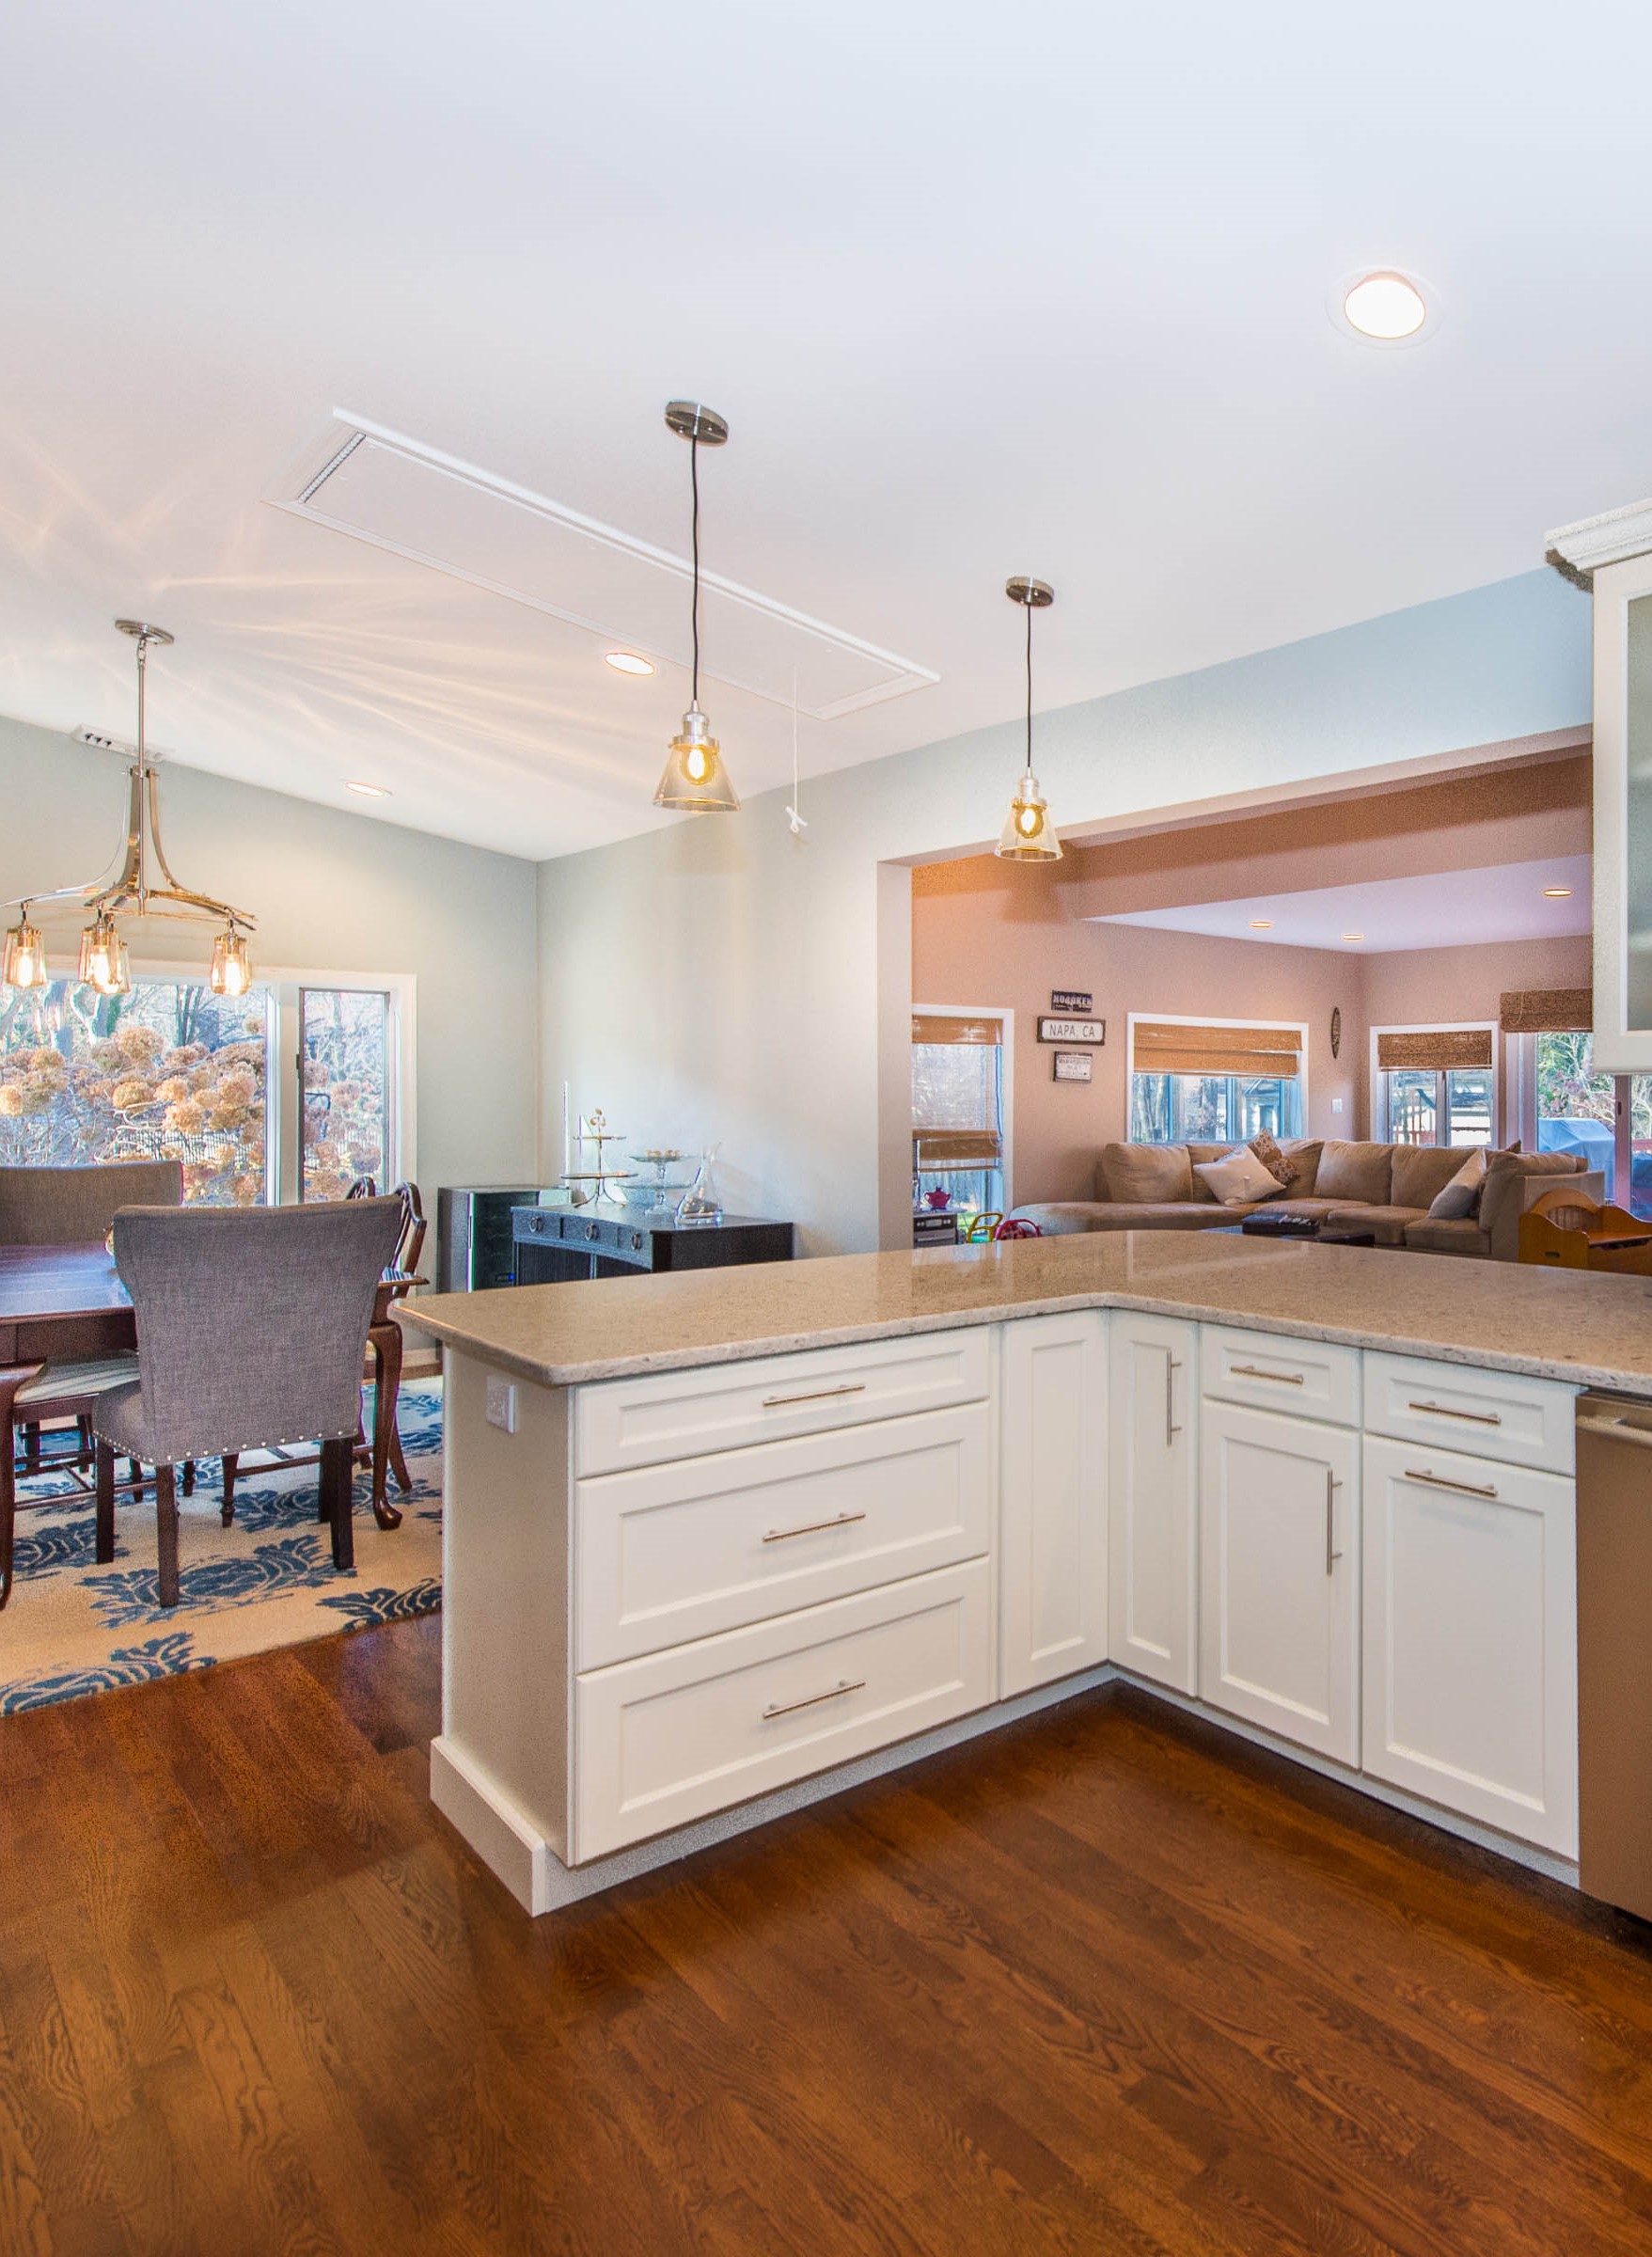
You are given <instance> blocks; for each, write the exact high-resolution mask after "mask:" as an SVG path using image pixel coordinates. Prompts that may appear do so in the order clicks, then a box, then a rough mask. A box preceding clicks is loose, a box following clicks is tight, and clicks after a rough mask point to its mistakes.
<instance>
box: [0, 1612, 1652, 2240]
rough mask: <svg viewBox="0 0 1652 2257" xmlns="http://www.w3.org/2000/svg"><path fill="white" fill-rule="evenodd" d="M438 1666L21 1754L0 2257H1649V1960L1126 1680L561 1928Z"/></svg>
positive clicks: (39, 1731) (417, 1637) (95, 1733)
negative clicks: (452, 1799)
mask: <svg viewBox="0 0 1652 2257" xmlns="http://www.w3.org/2000/svg"><path fill="white" fill-rule="evenodd" d="M438 1664H439V1625H438V1624H436V1623H435V1622H433V1621H429V1620H426V1621H417V1622H411V1623H406V1624H402V1625H399V1626H398V1627H396V1628H394V1629H390V1630H384V1631H368V1632H363V1633H360V1634H356V1635H354V1636H352V1637H348V1638H336V1639H331V1640H327V1641H324V1642H323V1643H320V1644H317V1645H312V1646H307V1647H299V1648H289V1649H285V1650H283V1651H281V1652H278V1653H273V1654H267V1655H260V1656H259V1657H257V1658H256V1659H254V1660H251V1661H247V1662H240V1663H234V1664H230V1665H226V1666H223V1667H221V1668H218V1669H214V1670H211V1671H207V1672H203V1673H202V1674H200V1675H198V1676H194V1677H184V1678H177V1679H173V1680H170V1681H166V1682H164V1683H162V1684H158V1685H152V1686H146V1687H141V1688H139V1689H136V1690H134V1691H132V1692H127V1693H117V1694H109V1695H104V1696H102V1697H100V1698H99V1699H97V1700H94V1701H89V1702H84V1703H80V1704H76V1705H71V1706H68V1707H64V1708H58V1709H49V1710H45V1711H43V1712H39V1713H38V1714H35V1715H31V1716H22V1717H17V1718H13V1719H11V1720H8V1721H6V1722H3V1723H0V1829H3V1831H0V1843H3V1846H0V1881H3V1886H0V2250H3V2251H4V2252H5V2257H25V2253H26V2257H48V2253H50V2257H116V2253H125V2252H131V2257H175V2253H176V2257H185V2253H189V2257H195V2253H198V2257H264V2253H265V2252H275V2251H280V2252H284V2253H285V2252H291V2253H292V2257H321V2253H322V2252H327V2251H341V2252H347V2253H348V2257H378V2253H379V2252H385V2257H390V2253H391V2252H394V2253H395V2257H426V2253H427V2252H455V2253H470V2252H487V2257H538V2253H539V2252H541V2251H545V2252H549V2251H565V2252H570V2253H572V2257H587V2253H590V2257H615V2253H617V2257H655V2253H656V2252H658V2253H659V2257H673V2253H675V2252H678V2251H684V2252H687V2251H693V2252H699V2251H705V2252H708V2253H711V2257H757V2253H762V2257H767V2253H768V2252H771V2251H772V2252H776V2253H777V2257H778V2253H780V2252H797V2253H799V2257H836V2253H837V2252H844V2253H849V2252H853V2253H855V2257H859V2253H860V2252H863V2251H864V2252H886V2251H887V2252H914V2253H917V2252H930V2251H935V2252H946V2253H947V2257H997V2253H998V2252H1003V2253H1004V2257H1028V2253H1030V2252H1043V2251H1046V2250H1049V2251H1056V2250H1062V2251H1077V2252H1085V2253H1089V2252H1108V2253H1110V2252H1113V2251H1119V2252H1127V2253H1129V2257H1150V2253H1153V2252H1176V2253H1178V2257H1180V2253H1182V2252H1192V2251H1198V2252H1217V2251H1223V2252H1226V2251H1247V2252H1256V2253H1258V2257H1295V2253H1298V2252H1312V2253H1313V2257H1325V2253H1327V2252H1335V2253H1337V2257H1342V2253H1343V2252H1348V2253H1350V2257H1352V2253H1363V2252H1378V2251H1386V2250H1396V2251H1404V2252H1406V2253H1407V2257H1441V2253H1442V2252H1457V2251H1462V2252H1465V2253H1468V2252H1473V2253H1474V2257H1486V2253H1495V2257H1583V2253H1584V2252H1587V2253H1588V2257H1608V2253H1609V2252H1617V2251H1626V2252H1627V2251H1636V2252H1646V2251H1652V1931H1647V1930H1643V1929H1641V1928H1639V1927H1637V1926H1636V1925H1635V1924H1634V1923H1632V1922H1629V1921H1627V1920H1624V1921H1620V1920H1618V1919H1616V1918H1613V1916H1610V1915H1607V1914H1604V1913H1601V1912H1598V1911H1597V1910H1594V1909H1592V1908H1590V1907H1588V1906H1586V1905H1583V1904H1582V1903H1581V1902H1580V1901H1579V1900H1576V1899H1574V1898H1572V1897H1571V1896H1569V1894H1568V1893H1567V1892H1565V1891H1564V1890H1562V1889H1559V1888H1556V1887H1552V1886H1550V1885H1548V1884H1546V1883H1543V1882H1540V1881H1536V1880H1533V1879H1529V1878H1527V1877H1525V1876H1523V1875H1521V1874H1519V1873H1518V1872H1517V1871H1515V1870H1514V1869H1511V1868H1509V1867H1506V1866H1504V1865H1503V1864H1501V1863H1500V1862H1499V1861H1498V1860H1496V1859H1493V1858H1490V1857H1487V1856H1483V1855H1480V1854H1478V1853H1476V1852H1473V1851H1471V1850H1466V1849H1463V1848H1460V1847H1458V1846H1457V1845H1455V1844H1454V1843H1452V1842H1450V1841H1448V1840H1446V1839H1444V1838H1443V1837H1440V1836H1439V1835H1437V1834H1435V1833H1433V1832H1432V1830H1430V1829H1428V1828H1425V1827H1423V1826H1419V1825H1415V1824H1412V1823H1409V1822H1408V1821H1405V1820H1401V1819H1397V1818H1394V1817H1392V1816H1390V1815H1389V1814H1387V1813H1385V1812H1383V1811H1382V1810H1380V1809H1378V1808H1377V1807H1374V1806H1372V1805H1369V1804H1368V1803H1366V1802H1364V1801H1363V1800H1362V1799H1361V1798H1359V1797H1356V1796H1355V1795H1353V1794H1351V1793H1349V1792H1348V1791H1345V1790H1344V1789H1341V1788H1338V1787H1334V1786H1331V1785H1329V1784H1326V1783H1323V1782H1320V1781H1318V1780H1315V1779H1314V1778H1312V1777H1309V1776H1304V1775H1302V1774H1300V1773H1298V1772H1296V1771H1294V1770H1293V1769H1291V1768H1290V1767H1288V1766H1286V1765H1284V1764H1282V1763H1280V1762H1278V1761H1276V1760H1274V1759H1272V1758H1270V1757H1267V1756H1266V1755H1263V1754H1261V1753H1259V1752H1257V1751H1254V1750H1252V1749H1250V1748H1247V1747H1246V1746H1244V1745H1243V1744H1235V1743H1233V1742H1230V1741H1229V1740H1227V1739H1226V1738H1224V1737H1221V1736H1219V1735H1218V1734H1217V1733H1215V1732H1214V1731H1212V1730H1210V1729H1208V1728H1205V1727H1204V1726H1202V1725H1200V1724H1198V1723H1196V1722H1191V1721H1189V1720H1188V1719H1185V1718H1183V1717H1182V1716H1180V1715H1178V1714H1176V1713H1174V1712H1171V1711H1169V1710H1166V1709H1164V1708H1161V1707H1159V1706H1158V1705H1157V1704H1155V1703H1153V1702H1151V1701H1150V1700H1149V1699H1147V1698H1146V1697H1143V1696H1141V1695H1138V1694H1135V1693H1133V1692H1123V1691H1119V1690H1117V1689H1109V1690H1107V1691H1105V1692H1103V1693H1100V1694H1094V1695H1090V1696H1087V1697H1083V1698H1081V1699H1078V1700H1076V1701H1073V1702H1071V1703H1069V1704H1067V1705H1066V1706H1065V1707H1063V1708H1062V1709H1060V1710H1056V1711H1053V1712H1049V1713H1047V1714H1046V1715H1045V1716H1042V1717H1039V1718H1035V1719H1033V1720H1031V1721H1030V1722H1029V1723H1027V1724H1025V1725H1022V1726H1020V1727H1017V1728H1015V1729H1013V1730H1010V1731H1007V1732H1004V1733H1000V1734H999V1735H998V1736H997V1737H996V1738H994V1739H991V1740H988V1741H984V1742H981V1743H978V1744H975V1745H973V1746H970V1747H967V1748H962V1749H958V1750H955V1751H953V1752H952V1754H950V1755H948V1756H945V1757H942V1758H939V1759H937V1760H934V1761H932V1762H930V1763H929V1764H927V1765H925V1766H924V1767H922V1768H921V1769H920V1771H919V1772H917V1773H916V1774H914V1775H909V1776H906V1777H905V1778H897V1779H894V1780H889V1781H883V1782H879V1783H874V1784H873V1785H871V1786H868V1787H863V1788H859V1789H857V1790H855V1791H852V1792H850V1793H847V1794H845V1795H843V1796H842V1797H841V1798H840V1799H839V1800H837V1801H836V1802H834V1803H832V1804H829V1805H827V1806H826V1807H824V1808H820V1809H816V1810H814V1811H811V1812H807V1813H804V1814H801V1815H799V1816H797V1817H795V1818H791V1819H787V1820H784V1821H782V1822H780V1823H778V1824H776V1825H774V1826H771V1827H770V1828H768V1829H767V1830H766V1831H765V1832H763V1833H762V1834H759V1835H757V1836H754V1837H750V1838H748V1839H746V1840H744V1841H742V1842H736V1843H732V1844H728V1845H725V1846H724V1847H722V1848H720V1849H716V1850H713V1851H709V1852H706V1853H704V1854H703V1855H700V1856H699V1857H697V1858H696V1859H695V1860H694V1861H693V1862H692V1863H691V1864H690V1865H689V1866H687V1867H686V1868H684V1869H680V1870H679V1871H678V1872H677V1874H676V1875H675V1876H663V1877H662V1876H654V1877H652V1878H649V1879H646V1880H643V1881H638V1882H635V1883H633V1884H631V1885H630V1886H627V1887H626V1888H625V1889H623V1890H622V1891H621V1892H618V1893H616V1894H615V1895H614V1896H612V1897H610V1898H608V1899H606V1901H602V1902H596V1903H593V1904H587V1905H584V1906H582V1907H580V1908H578V1909H576V1910H575V1911H574V1912H572V1913H569V1914H564V1915H561V1916H559V1917H558V1918H554V1919H551V1920H545V1921H541V1922H539V1923H537V1924H535V1923H531V1922H529V1921H528V1920H527V1918H525V1916H524V1915H523V1914H522V1913H521V1912H519V1910H518V1909H517V1907H516V1905H515V1904H514V1903H513V1902H511V1900H510V1899H509V1898H508V1897H507V1896H506V1895H505V1893H504V1891H503V1890H502V1889H501V1888H500V1887H499V1886H497V1884H496V1882H495V1881H494V1880H493V1879H492V1877H491V1876H490V1875H488V1874H487V1873H485V1872H483V1871H482V1870H480V1868H479V1867H478V1866H477V1865H476V1864H475V1862H474V1860H473V1859H472V1858H471V1857H470V1855H469V1854H468V1853H467V1852H466V1851H465V1850H464V1847H463V1845H462V1844H461V1843H460V1841H459V1840H458V1838H457V1837H456V1836H455V1835H453V1834H452V1833H451V1832H450V1831H449V1830H448V1828H447V1827H446V1826H445V1825H444V1823H442V1822H441V1821H440V1820H439V1819H437V1818H436V1817H435V1816H434V1814H433V1812H432V1810H431V1808H430V1807H429V1804H428V1802H427V1801H426V1798H425V1756H424V1745H425V1742H426V1740H427V1738H428V1736H429V1734H430V1732H431V1730H432V1729H433V1725H434V1721H435V1713H436V1688H437V1671H438Z"/></svg>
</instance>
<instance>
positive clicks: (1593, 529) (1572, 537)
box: [1543, 500, 1652, 588]
mask: <svg viewBox="0 0 1652 2257" xmlns="http://www.w3.org/2000/svg"><path fill="white" fill-rule="evenodd" d="M1543 547H1544V553H1545V555H1546V556H1547V557H1548V560H1549V561H1550V563H1551V564H1553V565H1556V566H1558V567H1559V569H1560V570H1561V571H1563V572H1564V573H1565V575H1566V577H1567V578H1568V579H1575V580H1578V581H1580V582H1581V585H1582V586H1583V587H1585V588H1587V587H1588V586H1589V585H1590V582H1591V581H1592V579H1593V577H1594V576H1595V574H1596V573H1597V571H1598V570H1599V569H1600V567H1601V566H1602V565H1603V564H1621V563H1623V562H1624V561H1625V560H1626V559H1628V558H1629V557H1644V555H1646V553H1647V552H1648V550H1652V500H1649V501H1631V502H1629V503H1628V506H1627V507H1626V508H1624V509H1621V510H1603V511H1602V512H1601V513H1600V515H1599V516H1598V517H1580V518H1579V519H1578V522H1577V523H1576V525H1561V526H1557V527H1556V528H1555V529H1554V530H1553V532H1551V533H1545V534H1544V536H1543Z"/></svg>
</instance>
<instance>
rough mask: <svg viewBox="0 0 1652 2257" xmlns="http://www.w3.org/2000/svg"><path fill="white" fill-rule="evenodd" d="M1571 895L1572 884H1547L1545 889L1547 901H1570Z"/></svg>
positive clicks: (1544, 895) (1544, 896) (1544, 894)
mask: <svg viewBox="0 0 1652 2257" xmlns="http://www.w3.org/2000/svg"><path fill="white" fill-rule="evenodd" d="M1571 897H1572V890H1571V888H1570V886H1545V887H1544V889H1543V898H1544V900H1545V901H1570V899H1571Z"/></svg>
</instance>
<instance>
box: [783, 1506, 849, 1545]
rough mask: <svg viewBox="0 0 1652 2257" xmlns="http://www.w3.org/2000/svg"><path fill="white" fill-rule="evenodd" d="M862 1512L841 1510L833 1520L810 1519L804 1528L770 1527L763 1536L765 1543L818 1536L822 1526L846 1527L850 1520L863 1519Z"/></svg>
mask: <svg viewBox="0 0 1652 2257" xmlns="http://www.w3.org/2000/svg"><path fill="white" fill-rule="evenodd" d="M865 1518H866V1515H865V1514H864V1513H863V1512H841V1513H839V1515H838V1517H837V1519H836V1520H835V1521H810V1523H809V1525H808V1526H807V1527H806V1528H771V1529H770V1530H769V1532H768V1534H767V1535H766V1536H765V1537H764V1538H763V1542H764V1543H765V1544H783V1543H784V1542H785V1541H786V1539H788V1537H793V1536H818V1535H819V1534H820V1532H821V1530H822V1529H823V1528H847V1527H848V1526H849V1524H850V1523H851V1522H852V1521H863V1520H864V1519H865Z"/></svg>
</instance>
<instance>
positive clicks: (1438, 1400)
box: [1365, 1350, 1578, 1474]
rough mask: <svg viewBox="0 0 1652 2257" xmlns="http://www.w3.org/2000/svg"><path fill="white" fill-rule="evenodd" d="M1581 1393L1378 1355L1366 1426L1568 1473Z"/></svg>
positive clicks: (1368, 1384)
mask: <svg viewBox="0 0 1652 2257" xmlns="http://www.w3.org/2000/svg"><path fill="white" fill-rule="evenodd" d="M1577 1392H1578V1391H1577V1389H1576V1388H1575V1387H1568V1386H1567V1385H1566V1384H1565V1381H1563V1380H1529V1379H1525V1378H1523V1377H1522V1376H1520V1375H1519V1374H1518V1373H1516V1372H1506V1371H1478V1370H1476V1369H1475V1368H1474V1367H1473V1366H1472V1365H1468V1364H1435V1363H1430V1362H1428V1361H1426V1360H1425V1359H1424V1358H1423V1357H1421V1356H1387V1355H1379V1354H1377V1352H1376V1351H1375V1350H1372V1351H1369V1352H1368V1353H1367V1355H1366V1358H1365V1428H1366V1431H1367V1432H1368V1433H1371V1434H1391V1435H1392V1436H1393V1438H1394V1440H1395V1441H1396V1442H1420V1443H1424V1444H1432V1445H1433V1446H1434V1447H1436V1448H1437V1449H1443V1450H1466V1451H1467V1452H1468V1453H1469V1454H1470V1456H1471V1457H1474V1458H1500V1459H1503V1460H1504V1461H1505V1462H1506V1463H1508V1464H1510V1465H1533V1466H1536V1467H1537V1468H1539V1470H1541V1471H1543V1472H1546V1473H1551V1474H1569V1473H1570V1472H1571V1470H1572V1466H1573V1463H1574V1444H1573V1432H1572V1428H1573V1422H1574V1417H1575V1405H1576V1402H1577Z"/></svg>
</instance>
